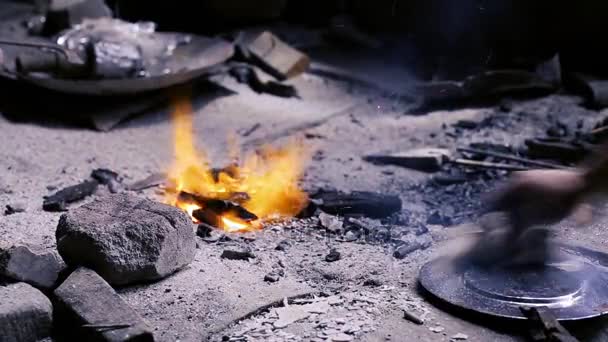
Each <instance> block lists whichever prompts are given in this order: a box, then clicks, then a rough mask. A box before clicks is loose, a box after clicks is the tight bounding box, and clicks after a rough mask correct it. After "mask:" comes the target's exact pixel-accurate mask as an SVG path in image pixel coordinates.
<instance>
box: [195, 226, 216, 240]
mask: <svg viewBox="0 0 608 342" xmlns="http://www.w3.org/2000/svg"><path fill="white" fill-rule="evenodd" d="M212 232H213V227H212V226H210V225H208V224H206V223H201V224H199V225H198V226H197V227H196V235H197V236H198V237H201V238H209V237H211V233H212Z"/></svg>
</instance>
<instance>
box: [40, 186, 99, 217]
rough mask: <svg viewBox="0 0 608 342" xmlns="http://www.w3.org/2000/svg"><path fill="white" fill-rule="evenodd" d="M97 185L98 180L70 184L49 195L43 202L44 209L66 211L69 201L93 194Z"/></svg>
mask: <svg viewBox="0 0 608 342" xmlns="http://www.w3.org/2000/svg"><path fill="white" fill-rule="evenodd" d="M97 185H99V183H98V182H97V181H96V180H87V181H84V182H82V183H80V184H76V185H72V186H68V187H67V188H64V189H62V190H59V191H57V192H56V193H54V194H52V195H50V196H47V197H46V198H45V199H44V202H43V203H42V209H44V210H45V211H65V210H66V205H67V204H68V203H72V202H75V201H79V200H81V199H83V198H85V197H87V196H90V195H92V194H93V193H94V192H95V190H97Z"/></svg>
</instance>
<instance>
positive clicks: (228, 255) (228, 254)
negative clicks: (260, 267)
mask: <svg viewBox="0 0 608 342" xmlns="http://www.w3.org/2000/svg"><path fill="white" fill-rule="evenodd" d="M220 257H221V258H222V259H228V260H249V259H255V254H253V253H252V252H251V251H249V250H245V249H240V250H236V249H225V250H224V251H223V252H222V255H221V256H220Z"/></svg>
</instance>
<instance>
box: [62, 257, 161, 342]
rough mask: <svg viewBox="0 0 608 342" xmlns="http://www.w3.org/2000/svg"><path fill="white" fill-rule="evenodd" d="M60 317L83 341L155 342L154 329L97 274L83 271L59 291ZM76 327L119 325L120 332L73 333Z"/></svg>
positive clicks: (111, 330)
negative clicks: (84, 325)
mask: <svg viewBox="0 0 608 342" xmlns="http://www.w3.org/2000/svg"><path fill="white" fill-rule="evenodd" d="M54 293H55V297H56V298H57V302H58V308H57V309H58V316H59V318H60V319H62V322H61V323H63V324H66V325H67V326H70V327H72V329H67V330H71V331H73V333H75V334H77V335H80V336H78V337H79V338H80V339H79V340H80V341H88V340H99V339H102V340H103V341H110V342H111V341H116V342H118V341H121V342H122V341H154V337H153V335H152V332H151V330H150V328H149V327H148V326H147V325H146V323H145V322H144V321H143V320H142V319H141V317H140V316H139V315H138V314H137V313H136V312H135V311H134V310H133V309H132V308H131V307H130V306H128V305H127V303H125V302H124V300H123V299H122V298H120V296H119V295H118V294H117V293H116V292H115V291H114V289H112V287H111V286H110V284H108V283H107V282H106V281H105V280H103V279H102V278H101V277H100V276H99V275H98V274H97V273H95V272H94V271H93V270H90V269H87V268H84V267H81V268H78V269H77V270H76V271H74V272H73V273H72V274H71V275H70V276H69V277H68V278H67V279H66V280H65V281H64V282H63V284H61V285H60V286H59V287H58V288H57V289H56V290H55V292H54ZM75 324H90V325H117V326H122V325H125V327H123V328H118V329H94V328H90V329H86V328H82V329H73V327H74V325H75Z"/></svg>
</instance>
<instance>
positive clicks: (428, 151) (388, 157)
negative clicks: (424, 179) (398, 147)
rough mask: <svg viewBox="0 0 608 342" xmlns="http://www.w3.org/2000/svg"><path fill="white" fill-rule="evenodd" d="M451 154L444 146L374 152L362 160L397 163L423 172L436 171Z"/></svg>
mask: <svg viewBox="0 0 608 342" xmlns="http://www.w3.org/2000/svg"><path fill="white" fill-rule="evenodd" d="M450 156H451V153H450V151H449V150H447V149H444V148H416V149H412V150H407V151H403V152H397V153H391V154H375V155H368V156H365V157H363V160H365V161H366V162H369V163H373V164H377V165H397V166H402V167H406V168H410V169H414V170H419V171H425V172H436V171H439V170H440V169H441V166H442V165H443V164H445V163H446V162H447V161H448V160H449V158H450Z"/></svg>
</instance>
